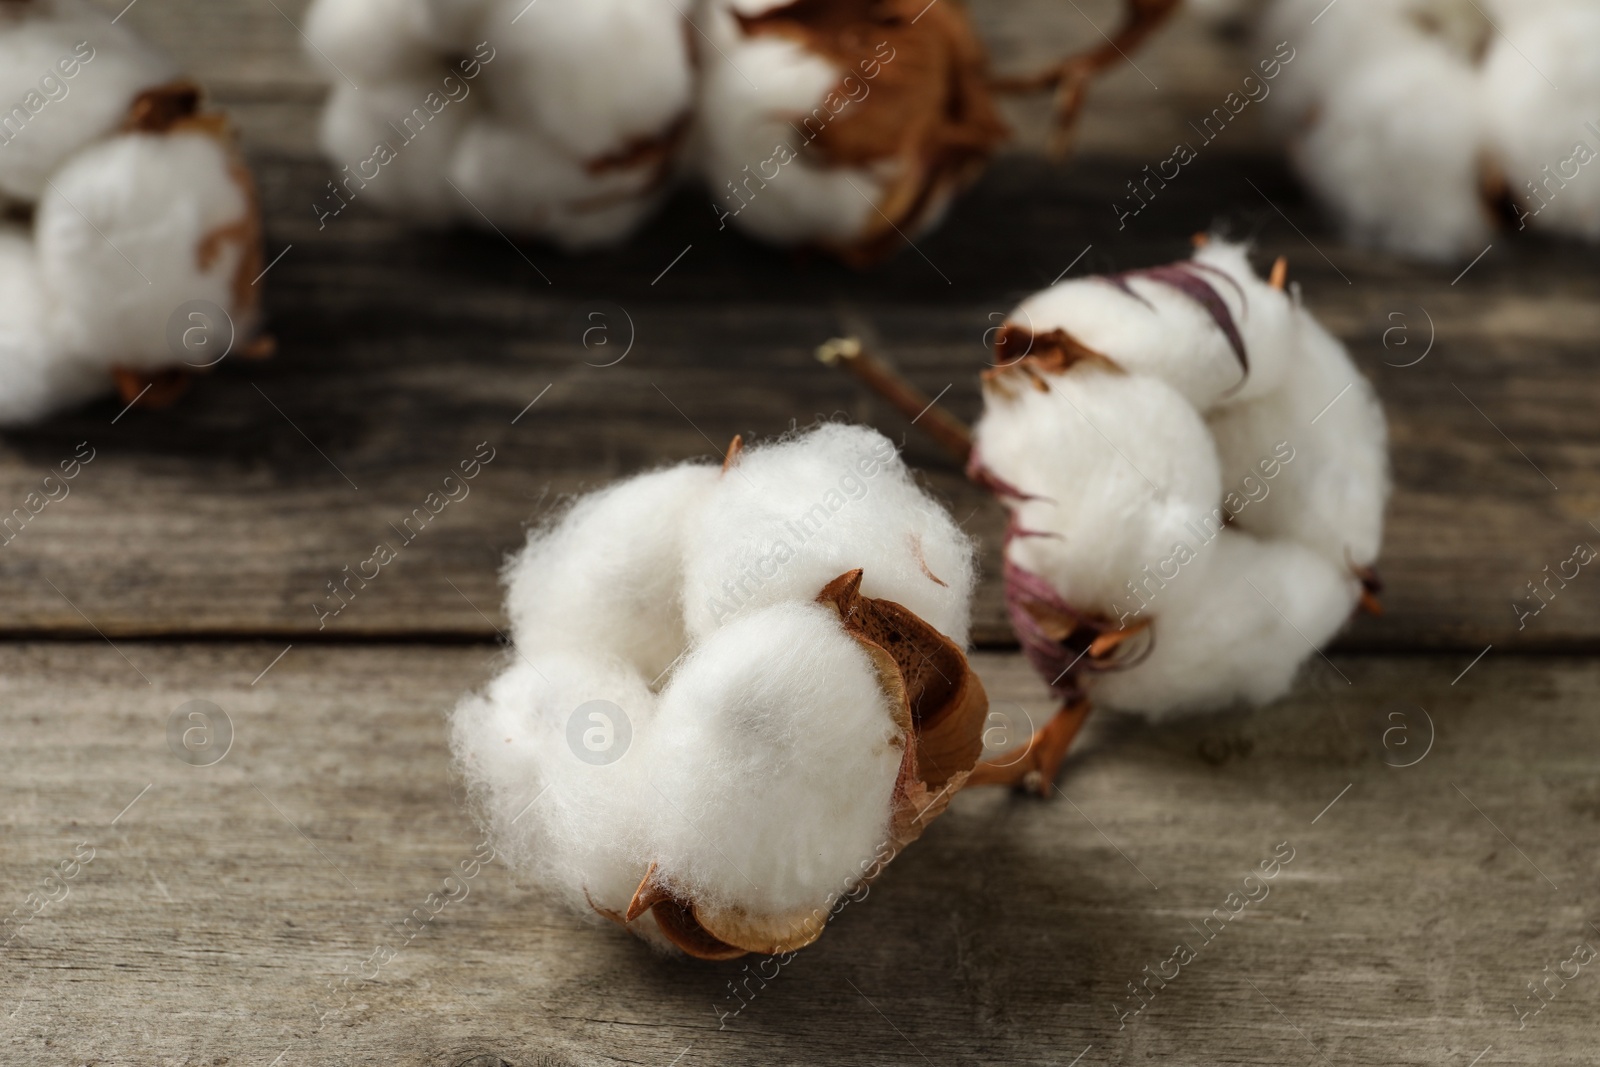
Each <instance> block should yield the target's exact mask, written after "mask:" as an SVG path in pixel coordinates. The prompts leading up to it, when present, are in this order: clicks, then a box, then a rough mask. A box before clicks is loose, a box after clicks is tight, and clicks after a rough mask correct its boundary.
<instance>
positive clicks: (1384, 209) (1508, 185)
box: [1261, 0, 1600, 259]
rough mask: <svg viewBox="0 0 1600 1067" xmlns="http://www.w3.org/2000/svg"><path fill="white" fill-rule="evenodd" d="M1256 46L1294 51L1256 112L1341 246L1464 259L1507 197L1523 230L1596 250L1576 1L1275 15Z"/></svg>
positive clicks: (1584, 11) (1588, 58)
mask: <svg viewBox="0 0 1600 1067" xmlns="http://www.w3.org/2000/svg"><path fill="white" fill-rule="evenodd" d="M1261 39H1262V41H1264V42H1266V41H1280V40H1286V41H1289V42H1292V43H1293V45H1294V47H1295V49H1296V52H1297V55H1296V58H1295V59H1294V60H1293V62H1292V63H1289V64H1285V65H1284V72H1283V76H1282V78H1281V79H1280V81H1279V83H1278V86H1277V88H1276V91H1275V92H1274V93H1273V94H1272V96H1271V98H1270V100H1271V102H1270V103H1269V104H1268V107H1269V109H1270V110H1271V111H1272V113H1273V114H1274V115H1275V116H1276V117H1277V119H1278V124H1279V126H1280V128H1281V129H1283V130H1284V131H1285V133H1286V135H1287V136H1288V138H1289V141H1290V147H1291V156H1292V157H1293V159H1294V161H1295V163H1296V165H1297V167H1298V169H1299V170H1300V172H1301V174H1302V175H1303V176H1304V177H1305V179H1306V181H1307V183H1308V184H1309V185H1310V186H1311V187H1312V189H1313V190H1314V191H1315V192H1316V193H1317V195H1318V196H1319V197H1320V198H1321V199H1322V200H1323V201H1325V202H1326V203H1327V204H1328V205H1329V206H1330V207H1331V208H1332V210H1333V212H1334V214H1335V215H1336V216H1337V217H1338V219H1339V221H1340V222H1341V224H1342V225H1343V227H1344V229H1345V230H1346V232H1347V233H1348V234H1349V235H1350V236H1351V237H1352V238H1354V239H1356V240H1359V241H1362V242H1364V243H1367V244H1372V245H1376V246H1379V247H1382V248H1386V249H1389V250H1392V251H1396V252H1401V253H1405V254H1409V255H1414V256H1418V257H1422V258H1427V259H1461V258H1467V257H1471V256H1473V255H1476V254H1477V253H1478V252H1479V251H1481V250H1482V249H1483V247H1484V246H1485V245H1486V244H1487V243H1488V242H1489V240H1490V231H1491V228H1492V226H1493V225H1494V223H1495V212H1496V210H1497V208H1498V206H1499V204H1498V202H1499V200H1500V199H1501V197H1502V196H1504V195H1506V194H1507V193H1509V195H1510V197H1511V199H1512V201H1513V203H1514V205H1515V207H1516V210H1517V214H1518V217H1519V219H1520V220H1521V221H1520V223H1519V225H1520V226H1522V227H1524V228H1525V227H1526V226H1528V225H1533V226H1537V227H1539V228H1542V229H1548V230H1553V231H1556V232H1561V233H1567V234H1572V235H1576V236H1581V237H1585V238H1588V239H1590V240H1594V239H1596V238H1600V192H1597V191H1596V190H1600V181H1592V180H1588V178H1589V177H1590V176H1589V175H1587V174H1584V173H1582V170H1583V168H1584V167H1586V166H1587V165H1588V164H1587V162H1585V160H1589V159H1594V158H1597V157H1600V126H1597V127H1596V128H1594V129H1590V128H1589V123H1592V122H1594V121H1595V120H1596V117H1597V116H1600V62H1597V61H1596V59H1595V49H1594V42H1595V41H1596V40H1600V8H1597V7H1596V6H1595V5H1594V3H1592V2H1591V0H1537V2H1535V0H1482V2H1481V3H1480V2H1478V0H1366V2H1354V0H1346V2H1344V3H1340V4H1337V5H1328V4H1325V3H1324V0H1279V2H1278V3H1277V4H1276V5H1275V6H1274V7H1273V9H1272V11H1271V12H1270V14H1269V17H1268V19H1267V20H1266V23H1265V32H1264V34H1263V35H1262V38H1261ZM1546 168H1550V169H1546ZM1552 170H1554V171H1556V172H1557V177H1556V178H1555V179H1552V178H1551V177H1550V176H1551V173H1552ZM1563 170H1564V171H1565V174H1564V175H1562V174H1561V173H1560V172H1561V171H1563ZM1552 190H1554V191H1555V192H1556V193H1557V195H1555V196H1551V195H1549V194H1550V192H1551V191H1552Z"/></svg>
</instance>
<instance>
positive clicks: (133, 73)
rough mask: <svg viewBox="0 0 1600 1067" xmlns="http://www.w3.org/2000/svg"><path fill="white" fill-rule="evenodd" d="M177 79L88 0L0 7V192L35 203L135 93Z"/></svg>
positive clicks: (117, 120) (111, 125) (114, 123)
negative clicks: (52, 178)
mask: <svg viewBox="0 0 1600 1067" xmlns="http://www.w3.org/2000/svg"><path fill="white" fill-rule="evenodd" d="M69 72H70V76H69ZM176 76H177V71H176V69H175V68H174V67H173V66H172V64H171V62H170V61H168V60H167V59H166V58H164V57H163V56H161V55H159V54H157V53H156V52H155V51H153V50H152V49H151V48H149V47H148V46H147V45H145V44H144V43H143V42H142V41H140V40H139V39H138V38H137V37H135V36H134V35H133V34H132V33H131V32H130V31H129V30H128V29H127V27H125V26H118V25H113V24H111V22H110V21H109V20H108V19H107V18H106V16H105V15H104V13H103V12H101V11H100V10H99V9H97V8H94V7H91V6H89V5H87V4H82V3H68V2H55V3H32V4H23V5H10V4H8V5H5V6H4V7H3V8H0V109H5V110H4V111H0V194H4V195H6V196H10V197H12V198H14V199H16V200H19V201H24V202H31V201H34V200H37V199H38V198H39V196H40V195H41V194H43V193H44V191H45V189H46V188H47V186H46V182H47V180H48V178H49V177H50V175H51V174H52V173H54V172H55V170H56V169H57V168H59V167H60V166H61V165H62V164H63V163H64V162H65V161H66V160H67V158H68V157H69V156H71V155H72V153H74V152H76V151H78V150H79V149H80V148H82V147H83V146H85V145H87V144H89V143H90V142H91V141H95V140H97V139H99V138H101V137H103V136H105V135H106V134H108V133H110V132H112V131H113V130H115V129H116V128H117V127H118V126H119V125H120V124H121V122H122V120H123V118H124V116H125V115H126V113H127V109H128V104H129V102H130V101H131V100H132V99H133V98H134V96H135V95H136V94H137V93H139V92H140V91H141V90H144V89H148V88H151V87H153V86H156V85H161V84H163V83H165V82H169V81H171V80H172V79H173V78H174V77H176Z"/></svg>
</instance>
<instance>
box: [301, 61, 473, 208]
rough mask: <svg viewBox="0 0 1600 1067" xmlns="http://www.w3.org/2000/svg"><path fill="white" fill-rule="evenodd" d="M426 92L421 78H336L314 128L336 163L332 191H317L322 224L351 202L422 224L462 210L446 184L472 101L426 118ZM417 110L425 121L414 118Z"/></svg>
mask: <svg viewBox="0 0 1600 1067" xmlns="http://www.w3.org/2000/svg"><path fill="white" fill-rule="evenodd" d="M433 90H434V86H432V85H430V84H429V83H428V82H425V81H422V80H421V79H417V80H413V81H403V82H388V83H381V84H374V85H372V86H370V87H368V88H365V89H360V90H357V89H352V88H351V87H350V86H348V85H345V84H344V83H342V82H340V83H336V84H335V85H334V86H333V88H332V91H331V92H330V93H329V94H328V104H327V107H326V108H324V110H323V112H322V122H321V127H320V129H319V131H318V141H319V144H320V145H321V147H322V151H323V153H324V154H325V155H326V156H327V157H328V158H329V159H330V160H332V161H333V163H334V166H335V168H336V169H335V174H334V177H333V179H332V185H331V188H328V187H325V188H324V189H323V190H319V194H320V202H319V208H318V218H319V221H320V222H321V224H322V225H323V226H328V225H331V224H332V221H331V217H330V216H337V215H340V214H343V212H344V208H345V206H346V205H348V204H350V203H352V202H355V201H358V200H366V201H370V202H371V203H373V204H377V205H379V206H381V207H383V208H386V209H388V210H391V211H404V212H405V213H406V214H407V215H408V216H409V217H411V218H412V219H414V220H416V221H417V222H423V223H442V222H445V221H447V220H449V219H452V218H454V217H455V216H456V215H457V214H458V213H459V212H460V210H461V209H463V208H465V207H467V205H465V204H464V203H462V201H461V199H460V196H459V194H458V193H456V192H455V191H454V190H452V189H451V188H450V175H451V168H452V167H453V166H454V165H455V159H456V155H457V149H458V146H459V145H460V143H461V137H462V133H463V132H464V131H465V130H466V129H467V128H468V127H469V126H470V125H472V123H473V119H474V118H475V117H476V114H477V108H476V102H475V101H474V100H473V99H472V98H471V97H468V98H467V99H466V100H465V101H463V102H462V103H461V104H451V105H449V106H447V107H445V108H444V109H443V110H441V111H440V112H439V114H437V115H433V114H431V113H430V112H429V111H428V110H427V109H426V108H423V107H422V104H421V101H423V100H424V99H425V98H426V97H427V95H428V93H430V92H432V91H433ZM419 108H422V110H421V112H420V114H421V116H422V117H423V118H424V119H425V120H426V121H419V120H418V118H417V116H418V109H419ZM408 119H409V120H410V125H408V124H407V120H408ZM380 149H382V150H383V151H380ZM369 160H370V161H371V162H369ZM381 160H386V162H381V163H380V161H381Z"/></svg>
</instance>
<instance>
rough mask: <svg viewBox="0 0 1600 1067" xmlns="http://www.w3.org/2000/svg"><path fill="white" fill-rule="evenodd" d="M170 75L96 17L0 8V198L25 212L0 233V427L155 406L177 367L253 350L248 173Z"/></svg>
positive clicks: (196, 100) (62, 9)
mask: <svg viewBox="0 0 1600 1067" xmlns="http://www.w3.org/2000/svg"><path fill="white" fill-rule="evenodd" d="M58 52H59V53H60V56H57V53H58ZM46 56H50V57H54V58H52V59H51V63H53V64H54V66H48V65H44V57H46ZM61 56H64V57H66V58H65V59H63V60H62V61H61V62H59V63H56V62H55V59H56V58H60V57H61ZM35 67H38V68H39V72H40V76H41V78H43V79H46V80H38V79H36V81H37V90H38V91H37V92H35V91H31V90H27V89H26V86H25V85H24V83H25V82H27V80H28V78H27V77H24V73H25V72H26V71H31V70H33V69H34V68H35ZM171 74H172V71H171V68H170V66H169V65H168V64H167V62H166V61H165V60H163V59H160V58H159V57H157V56H155V54H154V53H152V52H151V51H150V50H149V49H147V48H146V47H145V46H144V45H142V44H140V43H139V42H138V41H137V40H136V39H134V38H133V37H132V36H131V35H130V34H129V33H128V32H127V31H126V30H125V29H122V28H119V27H115V26H111V25H110V24H109V22H108V21H107V20H106V19H105V17H104V16H103V15H102V14H101V13H99V12H98V11H97V10H96V9H93V8H89V7H85V6H83V5H81V4H78V3H74V2H70V0H21V2H18V0H10V2H6V3H0V93H11V92H12V91H13V90H15V91H16V92H17V93H19V94H22V95H20V96H19V99H21V100H23V102H24V103H23V105H22V109H21V110H20V111H16V112H13V113H12V116H11V118H10V119H6V118H4V117H0V127H3V134H0V189H3V190H4V192H5V193H6V194H7V195H9V197H10V198H11V199H12V200H13V201H14V202H15V203H18V204H27V205H28V207H29V209H30V214H31V218H30V219H29V220H28V222H27V224H26V225H17V226H11V227H8V228H7V229H6V231H5V234H4V237H3V239H0V272H3V274H4V276H5V278H4V284H3V285H0V425H15V424H18V423H24V422H29V421H32V420H35V419H38V418H41V417H43V416H45V415H48V414H50V413H52V412H54V411H57V410H59V409H61V408H64V407H67V406H70V405H72V404H76V403H80V402H82V401H84V400H86V399H88V398H90V397H92V396H94V395H96V394H98V393H103V392H109V391H110V390H111V389H112V388H113V387H115V388H116V389H117V390H118V391H119V392H120V393H121V394H122V396H123V398H124V399H125V400H128V401H132V400H135V399H138V400H140V402H142V403H158V402H165V401H167V400H170V399H171V398H172V397H173V396H175V395H176V393H177V392H178V391H179V390H180V389H181V387H182V383H183V380H184V375H185V374H186V373H187V372H188V371H190V370H201V369H205V368H207V367H209V366H213V365H215V364H216V363H217V362H218V361H220V360H221V359H222V358H223V357H224V356H225V355H226V354H228V353H230V352H240V353H246V352H249V353H251V354H261V353H262V351H263V350H262V348H261V347H260V346H259V345H257V344H255V343H254V342H255V338H254V334H255V331H256V329H257V327H258V326H259V314H258V308H259V305H260V295H259V289H257V288H256V287H255V286H254V285H253V284H252V283H253V282H254V281H255V279H256V278H257V276H258V275H259V273H260V270H261V266H262V263H261V227H260V213H259V209H258V207H257V205H256V203H255V194H254V189H253V186H252V183H251V181H250V176H249V174H248V172H247V171H246V170H245V168H244V165H243V163H242V161H241V160H240V158H239V156H238V153H237V150H236V149H235V148H234V147H233V144H232V138H231V134H230V132H229V130H228V128H227V123H226V121H225V120H224V119H223V118H222V117H221V116H220V115H217V114H215V113H208V112H205V111H203V110H202V109H201V106H200V92H199V89H198V88H197V87H196V86H194V85H193V84H192V83H190V82H187V81H183V80H171ZM30 77H31V76H30ZM17 78H22V81H16V80H15V79H17ZM3 99H4V98H3V97H0V100H3ZM174 323H176V324H177V327H176V329H175V328H174ZM197 331H198V333H197ZM200 335H203V336H200ZM173 371H178V372H181V373H177V374H173V373H169V372H173ZM157 386H159V387H160V388H159V389H158V388H157ZM147 394H149V395H148V396H147Z"/></svg>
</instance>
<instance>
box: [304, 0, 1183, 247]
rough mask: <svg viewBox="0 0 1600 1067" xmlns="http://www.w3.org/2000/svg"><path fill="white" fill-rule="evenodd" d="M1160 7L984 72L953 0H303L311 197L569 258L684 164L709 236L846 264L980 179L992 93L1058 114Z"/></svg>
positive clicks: (936, 217)
mask: <svg viewBox="0 0 1600 1067" xmlns="http://www.w3.org/2000/svg"><path fill="white" fill-rule="evenodd" d="M1176 3H1177V0H1126V5H1127V9H1128V17H1127V22H1126V24H1125V25H1124V26H1123V27H1122V28H1121V29H1120V30H1118V31H1117V34H1116V36H1115V37H1114V38H1105V41H1106V44H1105V45H1104V46H1098V44H1097V47H1096V49H1095V50H1093V51H1092V52H1091V53H1088V54H1085V55H1084V56H1074V57H1069V58H1068V59H1066V60H1063V61H1062V62H1060V63H1058V64H1056V65H1054V66H1052V67H1051V68H1049V69H1048V70H1047V71H1045V72H1044V73H1043V74H1040V75H1035V76H1031V77H1026V78H1021V79H1009V80H1006V81H1001V80H997V79H995V78H993V77H992V76H991V74H990V71H989V58H988V54H987V52H986V50H985V48H984V46H983V43H982V41H980V40H979V38H978V36H977V34H976V33H975V32H974V30H973V27H972V25H971V23H970V21H969V19H968V16H967V14H966V11H965V9H964V7H963V6H962V5H961V4H959V3H956V2H954V0H952V2H950V3H939V4H928V3H925V2H922V3H919V2H917V0H870V2H858V0H695V2H691V0H683V2H682V3H680V2H678V0H536V2H532V3H530V2H529V0H454V2H450V0H316V2H315V3H314V4H313V5H312V7H311V10H310V13H309V15H308V17H307V24H306V33H307V39H308V43H309V46H310V47H309V49H308V56H309V57H310V58H311V59H312V61H313V62H314V63H316V64H317V65H318V66H319V67H320V68H321V69H322V72H323V74H324V75H325V77H326V78H327V80H328V82H329V85H330V86H331V89H332V92H331V95H330V98H329V102H328V106H327V110H326V112H325V113H324V116H323V121H322V147H323V151H324V153H325V154H326V155H327V157H328V158H329V160H331V161H332V163H333V165H334V168H335V170H336V172H337V173H336V175H335V177H334V179H333V181H331V182H329V183H328V187H327V190H326V192H325V193H324V194H323V195H322V196H321V197H320V198H319V200H318V202H317V204H316V205H315V206H314V208H313V210H314V211H315V212H316V215H317V218H318V220H319V223H320V224H321V225H322V226H326V225H327V222H328V219H329V218H331V217H333V216H336V215H338V214H339V213H340V212H342V211H343V210H344V208H345V207H346V206H347V205H348V204H349V203H351V202H352V201H354V200H357V199H361V198H366V199H368V200H370V201H371V202H372V203H374V204H376V205H378V206H379V207H382V208H384V209H387V210H391V211H395V212H397V213H402V214H405V215H407V216H409V217H411V218H413V219H416V220H418V221H422V222H431V223H445V222H452V221H463V222H466V223H468V224H471V225H490V226H494V227H505V228H507V229H510V230H513V231H515V232H518V233H522V234H526V235H528V236H533V237H539V238H543V239H545V240H549V241H552V242H554V243H555V244H557V245H560V246H562V247H563V248H566V249H569V250H581V249H587V248H594V247H598V246H604V245H607V244H613V243H615V242H618V241H620V240H622V239H624V238H626V237H627V236H628V234H629V233H631V232H632V231H633V230H634V229H635V228H637V226H638V225H639V224H640V223H641V222H642V221H643V220H644V219H645V218H646V217H647V216H648V215H649V213H650V212H651V210H652V209H653V208H655V207H656V206H657V205H658V204H659V203H660V201H661V199H662V196H663V194H664V193H665V192H666V191H667V190H668V188H669V187H670V185H671V184H672V182H673V181H674V179H676V178H677V177H679V176H680V175H683V174H693V175H695V176H696V177H698V178H699V179H700V180H701V181H703V182H704V184H705V185H706V186H707V189H708V191H709V193H710V195H711V197H712V208H713V211H714V212H715V215H716V222H717V229H719V230H723V229H727V228H729V227H730V226H731V227H735V228H738V229H740V230H742V231H743V232H745V233H748V234H750V235H752V236H754V237H757V238H759V239H761V240H764V241H768V242H771V243H774V244H779V245H786V246H801V247H807V248H816V249H821V250H823V251H826V252H828V253H831V254H833V255H835V256H838V257H839V258H841V259H843V260H845V261H846V262H848V263H851V264H853V265H856V266H864V265H867V264H870V263H872V262H875V261H877V260H879V259H882V258H884V257H885V256H887V255H889V254H890V253H892V252H894V251H896V250H898V249H899V248H901V247H903V246H904V245H905V244H906V242H907V241H908V240H914V239H915V238H916V236H917V235H918V234H921V233H924V232H926V231H927V230H928V229H929V228H931V227H933V226H935V225H937V223H938V222H939V221H940V220H941V219H942V218H943V216H944V214H945V211H946V209H947V208H948V207H949V206H950V204H951V202H952V200H953V199H954V198H955V196H956V195H957V194H958V193H959V192H960V191H961V190H962V189H964V188H965V187H966V186H968V185H970V184H971V183H972V182H973V181H974V180H975V179H976V178H977V177H978V176H979V175H980V174H981V173H982V171H983V169H984V167H985V166H986V165H987V163H988V162H989V160H990V158H991V157H992V156H993V155H994V153H995V151H996V150H997V149H998V148H999V146H1000V145H1001V144H1002V143H1003V142H1004V141H1005V140H1006V139H1007V138H1008V137H1009V135H1010V131H1009V130H1008V128H1007V126H1006V124H1005V123H1004V122H1003V121H1001V118H1000V116H999V112H998V111H997V109H996V107H995V102H994V98H995V96H996V94H997V93H1001V92H1035V91H1040V90H1046V89H1056V90H1058V93H1059V94H1060V96H1061V99H1062V100H1063V101H1066V102H1067V103H1068V104H1070V106H1064V107H1063V109H1062V113H1061V115H1060V116H1059V124H1060V125H1061V127H1062V128H1063V129H1065V128H1067V127H1070V125H1071V123H1072V121H1073V119H1074V118H1075V115H1076V111H1077V104H1078V103H1079V102H1081V100H1082V97H1083V94H1084V91H1085V88H1086V86H1087V85H1088V83H1089V81H1090V79H1091V78H1092V76H1094V75H1095V74H1097V73H1099V72H1100V71H1102V70H1104V69H1106V68H1107V67H1108V66H1110V65H1111V63H1112V61H1113V60H1116V61H1120V59H1121V58H1122V57H1123V56H1124V55H1125V54H1126V52H1128V51H1132V50H1133V49H1134V47H1135V46H1136V45H1137V44H1138V43H1139V42H1140V41H1141V40H1142V39H1143V38H1144V37H1145V36H1146V35H1148V33H1149V32H1150V31H1151V30H1153V29H1154V28H1155V27H1156V26H1157V25H1159V24H1160V23H1161V21H1162V20H1163V19H1164V18H1165V17H1166V15H1167V13H1168V12H1169V11H1170V10H1171V9H1172V8H1173V7H1174V6H1175V4H1176ZM1098 40H1099V39H1098V38H1097V42H1098ZM464 57H466V58H465V59H464Z"/></svg>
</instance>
